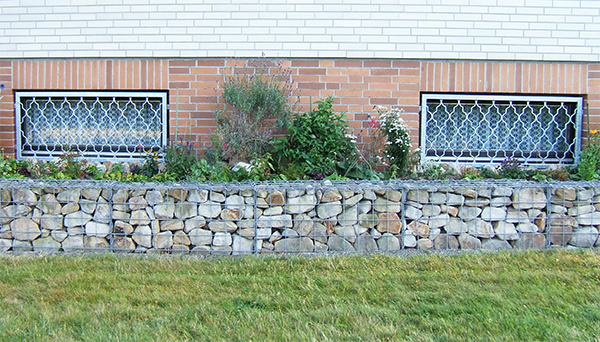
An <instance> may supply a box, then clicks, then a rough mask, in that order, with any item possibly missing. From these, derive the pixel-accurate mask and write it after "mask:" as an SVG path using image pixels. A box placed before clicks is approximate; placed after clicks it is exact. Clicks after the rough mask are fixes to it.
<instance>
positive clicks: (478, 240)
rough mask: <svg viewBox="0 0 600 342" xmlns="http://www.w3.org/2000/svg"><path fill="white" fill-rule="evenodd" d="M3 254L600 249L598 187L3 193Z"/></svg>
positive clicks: (109, 188)
mask: <svg viewBox="0 0 600 342" xmlns="http://www.w3.org/2000/svg"><path fill="white" fill-rule="evenodd" d="M0 189H1V190H0V193H1V210H0V223H1V227H0V251H46V252H60V251H65V252H71V251H115V252H138V253H147V252H181V253H200V254H234V255H235V254H250V253H323V252H359V253H372V252H397V251H400V250H403V249H422V250H432V249H435V250H443V249H451V250H458V249H512V248H551V247H564V246H573V247H584V248H589V247H594V246H596V247H598V246H600V240H599V239H598V226H600V183H589V182H578V183H575V182H573V183H565V182H560V183H534V182H522V181H505V182H492V181H470V182H468V181H461V182H340V183H331V182H298V183H256V184H254V183H249V184H201V183H189V184H169V185H165V184H124V183H112V182H95V181H68V182H60V181H44V182H41V181H30V180H10V181H8V180H7V181H1V182H0Z"/></svg>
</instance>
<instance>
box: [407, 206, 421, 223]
mask: <svg viewBox="0 0 600 342" xmlns="http://www.w3.org/2000/svg"><path fill="white" fill-rule="evenodd" d="M422 216H423V211H421V210H420V209H417V208H415V207H413V206H411V205H407V206H405V207H404V217H405V218H406V219H407V220H418V219H420V218H421V217H422Z"/></svg>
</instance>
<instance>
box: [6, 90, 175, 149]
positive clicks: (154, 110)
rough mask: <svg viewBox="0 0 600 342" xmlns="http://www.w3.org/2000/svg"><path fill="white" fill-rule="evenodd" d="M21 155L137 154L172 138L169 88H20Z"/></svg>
mask: <svg viewBox="0 0 600 342" xmlns="http://www.w3.org/2000/svg"><path fill="white" fill-rule="evenodd" d="M15 101H16V106H15V107H16V125H17V156H18V157H19V158H25V157H35V158H38V159H53V158H56V157H58V156H60V155H61V154H63V153H64V152H66V151H70V152H79V153H81V155H82V156H84V157H86V158H89V159H98V160H102V159H116V158H119V159H135V158H139V157H140V156H142V154H141V153H140V152H141V151H140V145H141V147H142V149H144V150H145V151H147V150H153V151H157V150H159V149H160V148H161V147H163V146H165V143H166V140H167V129H166V124H167V94H166V93H165V92H127V93H125V92H94V93H92V92H38V91H23V92H17V93H16V99H15Z"/></svg>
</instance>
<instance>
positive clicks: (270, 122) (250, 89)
mask: <svg viewBox="0 0 600 342" xmlns="http://www.w3.org/2000/svg"><path fill="white" fill-rule="evenodd" d="M233 70H234V71H235V72H234V73H233V75H226V76H225V77H224V80H223V84H222V89H223V99H224V100H225V103H226V108H225V110H219V111H216V112H215V120H216V123H217V132H216V133H217V139H216V141H214V142H213V146H214V145H216V146H214V148H216V149H217V150H218V151H220V156H221V158H222V159H223V160H224V161H226V162H229V164H232V165H233V164H235V163H237V162H238V161H246V162H247V161H249V160H251V159H254V158H261V157H262V156H263V155H264V154H265V153H266V152H267V151H268V150H269V147H270V145H269V144H270V141H271V140H272V138H273V132H274V129H275V128H277V129H285V128H287V126H288V125H289V120H290V113H291V108H292V106H291V105H290V104H289V100H290V98H292V97H293V83H294V81H293V79H292V77H291V70H290V69H286V68H283V66H282V63H281V61H279V62H278V63H274V62H272V61H270V60H268V59H266V58H264V57H262V58H259V59H257V60H253V61H250V62H249V63H248V65H247V66H246V67H244V68H242V69H241V70H240V69H238V68H233Z"/></svg>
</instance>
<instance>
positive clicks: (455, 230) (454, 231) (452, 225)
mask: <svg viewBox="0 0 600 342" xmlns="http://www.w3.org/2000/svg"><path fill="white" fill-rule="evenodd" d="M444 228H445V230H446V232H447V233H448V234H449V235H460V234H462V233H466V232H468V231H469V226H468V225H467V224H466V223H465V222H464V221H463V220H460V219H457V218H451V219H450V222H448V224H447V225H446V226H445V227H444Z"/></svg>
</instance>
